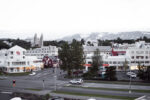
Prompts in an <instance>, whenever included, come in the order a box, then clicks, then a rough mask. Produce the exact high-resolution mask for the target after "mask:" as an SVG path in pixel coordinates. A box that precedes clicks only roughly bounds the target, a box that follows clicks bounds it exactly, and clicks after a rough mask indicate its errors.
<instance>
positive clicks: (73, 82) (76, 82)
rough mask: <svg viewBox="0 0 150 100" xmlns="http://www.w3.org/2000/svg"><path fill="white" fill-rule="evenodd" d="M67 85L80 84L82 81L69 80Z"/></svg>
mask: <svg viewBox="0 0 150 100" xmlns="http://www.w3.org/2000/svg"><path fill="white" fill-rule="evenodd" d="M69 83H71V84H82V83H83V80H82V79H73V80H70V81H69Z"/></svg>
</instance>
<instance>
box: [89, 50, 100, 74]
mask: <svg viewBox="0 0 150 100" xmlns="http://www.w3.org/2000/svg"><path fill="white" fill-rule="evenodd" d="M102 64H103V61H102V56H101V55H100V51H99V49H96V51H94V55H93V57H92V68H91V69H90V72H91V74H92V76H93V77H95V76H98V70H99V67H100V66H102Z"/></svg>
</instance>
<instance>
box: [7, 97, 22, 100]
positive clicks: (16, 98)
mask: <svg viewBox="0 0 150 100" xmlns="http://www.w3.org/2000/svg"><path fill="white" fill-rule="evenodd" d="M10 100H22V99H21V98H20V97H14V98H12V99H10Z"/></svg>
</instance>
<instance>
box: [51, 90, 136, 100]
mask: <svg viewBox="0 0 150 100" xmlns="http://www.w3.org/2000/svg"><path fill="white" fill-rule="evenodd" d="M53 93H59V94H67V95H77V96H88V97H101V98H111V99H126V100H134V99H135V97H125V96H114V95H103V94H85V93H76V92H65V91H53Z"/></svg>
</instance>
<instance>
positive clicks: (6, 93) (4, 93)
mask: <svg viewBox="0 0 150 100" xmlns="http://www.w3.org/2000/svg"><path fill="white" fill-rule="evenodd" d="M1 93H4V94H12V92H5V91H3V92H1Z"/></svg>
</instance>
